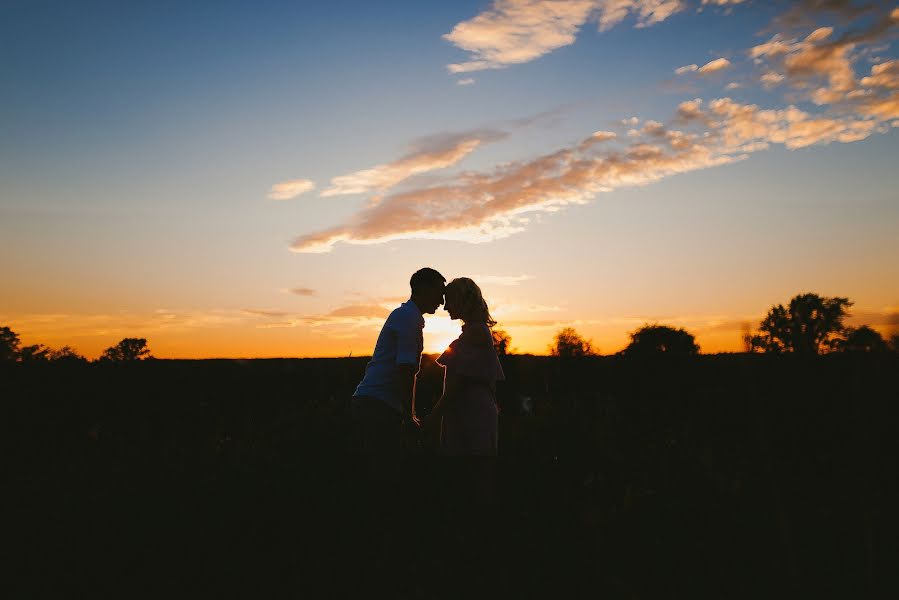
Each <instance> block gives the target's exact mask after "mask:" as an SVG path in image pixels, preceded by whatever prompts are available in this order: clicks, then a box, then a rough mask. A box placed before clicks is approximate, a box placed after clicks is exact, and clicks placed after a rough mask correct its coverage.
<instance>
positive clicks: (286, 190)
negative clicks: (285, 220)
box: [268, 179, 315, 200]
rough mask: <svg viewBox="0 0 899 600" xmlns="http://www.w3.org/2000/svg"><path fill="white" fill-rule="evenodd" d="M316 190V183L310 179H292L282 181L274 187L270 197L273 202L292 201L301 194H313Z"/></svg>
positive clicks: (269, 194)
mask: <svg viewBox="0 0 899 600" xmlns="http://www.w3.org/2000/svg"><path fill="white" fill-rule="evenodd" d="M314 189H315V182H314V181H310V180H308V179H291V180H290V181H282V182H281V183H276V184H275V185H273V186H272V189H271V191H270V192H269V193H268V197H269V198H270V199H272V200H290V199H291V198H296V197H297V196H299V195H300V194H305V193H306V192H311V191H312V190H314Z"/></svg>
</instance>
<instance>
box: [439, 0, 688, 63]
mask: <svg viewBox="0 0 899 600" xmlns="http://www.w3.org/2000/svg"><path fill="white" fill-rule="evenodd" d="M685 6H686V4H685V2H683V1H682V0H494V2H493V4H492V5H491V6H490V8H488V9H487V10H485V11H484V12H482V13H480V14H479V15H476V16H475V17H472V18H471V19H469V20H467V21H462V22H461V23H458V24H457V25H456V26H455V27H453V29H452V31H450V32H449V33H447V34H446V35H444V36H443V39H445V40H447V41H448V42H450V43H452V44H453V45H454V46H456V47H457V48H460V49H462V50H465V51H467V52H468V53H469V60H467V61H465V62H461V63H454V64H450V65H447V69H448V70H449V71H450V72H451V73H469V72H472V71H483V70H485V69H501V68H504V67H507V66H509V65H515V64H521V63H527V62H530V61H532V60H535V59H537V58H540V57H541V56H544V55H545V54H548V53H550V52H552V51H553V50H557V49H559V48H563V47H565V46H570V45H571V44H573V43H574V42H575V39H576V37H577V33H578V31H580V29H581V27H583V25H584V24H585V23H586V22H587V21H588V20H592V19H595V20H596V21H597V22H598V24H599V30H600V31H606V30H608V29H611V28H612V27H614V26H615V25H617V24H618V23H620V22H621V21H623V20H624V19H625V18H626V17H627V16H628V15H631V14H632V15H634V17H635V19H636V23H635V27H638V28H639V27H648V26H650V25H654V24H656V23H660V22H662V21H664V20H665V19H667V18H668V17H670V16H671V15H673V14H675V13H676V12H679V11H680V10H682V9H683V8H685Z"/></svg>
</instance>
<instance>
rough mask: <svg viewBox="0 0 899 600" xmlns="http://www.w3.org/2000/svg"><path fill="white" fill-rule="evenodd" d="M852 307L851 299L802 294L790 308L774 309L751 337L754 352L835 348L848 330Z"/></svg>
mask: <svg viewBox="0 0 899 600" xmlns="http://www.w3.org/2000/svg"><path fill="white" fill-rule="evenodd" d="M850 306H852V302H850V301H849V299H848V298H839V297H836V298H827V297H822V296H819V295H817V294H799V295H798V296H796V297H794V298H793V299H792V300H790V305H789V307H784V306H783V305H782V304H778V305H777V306H774V307H772V308H771V310H770V311H769V312H768V315H767V316H766V317H765V318H764V319H763V320H762V322H761V323H760V324H759V332H758V333H757V334H756V335H754V336H752V349H753V350H758V351H762V352H794V353H796V354H803V355H815V354H820V353H821V352H822V351H827V350H829V349H833V348H834V346H835V345H836V344H838V342H839V340H840V339H841V338H840V335H841V334H842V333H843V332H844V331H845V327H844V325H843V319H844V318H845V317H846V315H847V314H848V313H847V310H846V309H847V308H849V307H850Z"/></svg>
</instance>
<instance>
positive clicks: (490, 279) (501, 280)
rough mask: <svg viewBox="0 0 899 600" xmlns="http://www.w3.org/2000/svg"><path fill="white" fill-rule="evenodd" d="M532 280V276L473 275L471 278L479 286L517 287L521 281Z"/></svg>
mask: <svg viewBox="0 0 899 600" xmlns="http://www.w3.org/2000/svg"><path fill="white" fill-rule="evenodd" d="M533 278H534V276H533V275H475V276H473V277H472V279H474V281H475V283H477V284H479V285H491V284H492V285H518V284H519V283H521V282H522V281H529V280H531V279H533Z"/></svg>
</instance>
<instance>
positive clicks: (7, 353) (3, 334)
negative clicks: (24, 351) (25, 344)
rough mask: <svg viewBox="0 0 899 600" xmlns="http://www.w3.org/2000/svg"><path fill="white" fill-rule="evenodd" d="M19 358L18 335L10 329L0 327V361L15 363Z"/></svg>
mask: <svg viewBox="0 0 899 600" xmlns="http://www.w3.org/2000/svg"><path fill="white" fill-rule="evenodd" d="M18 357H19V336H18V334H17V333H16V332H15V331H13V330H12V329H10V328H9V327H0V361H13V360H16V359H17V358H18Z"/></svg>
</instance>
